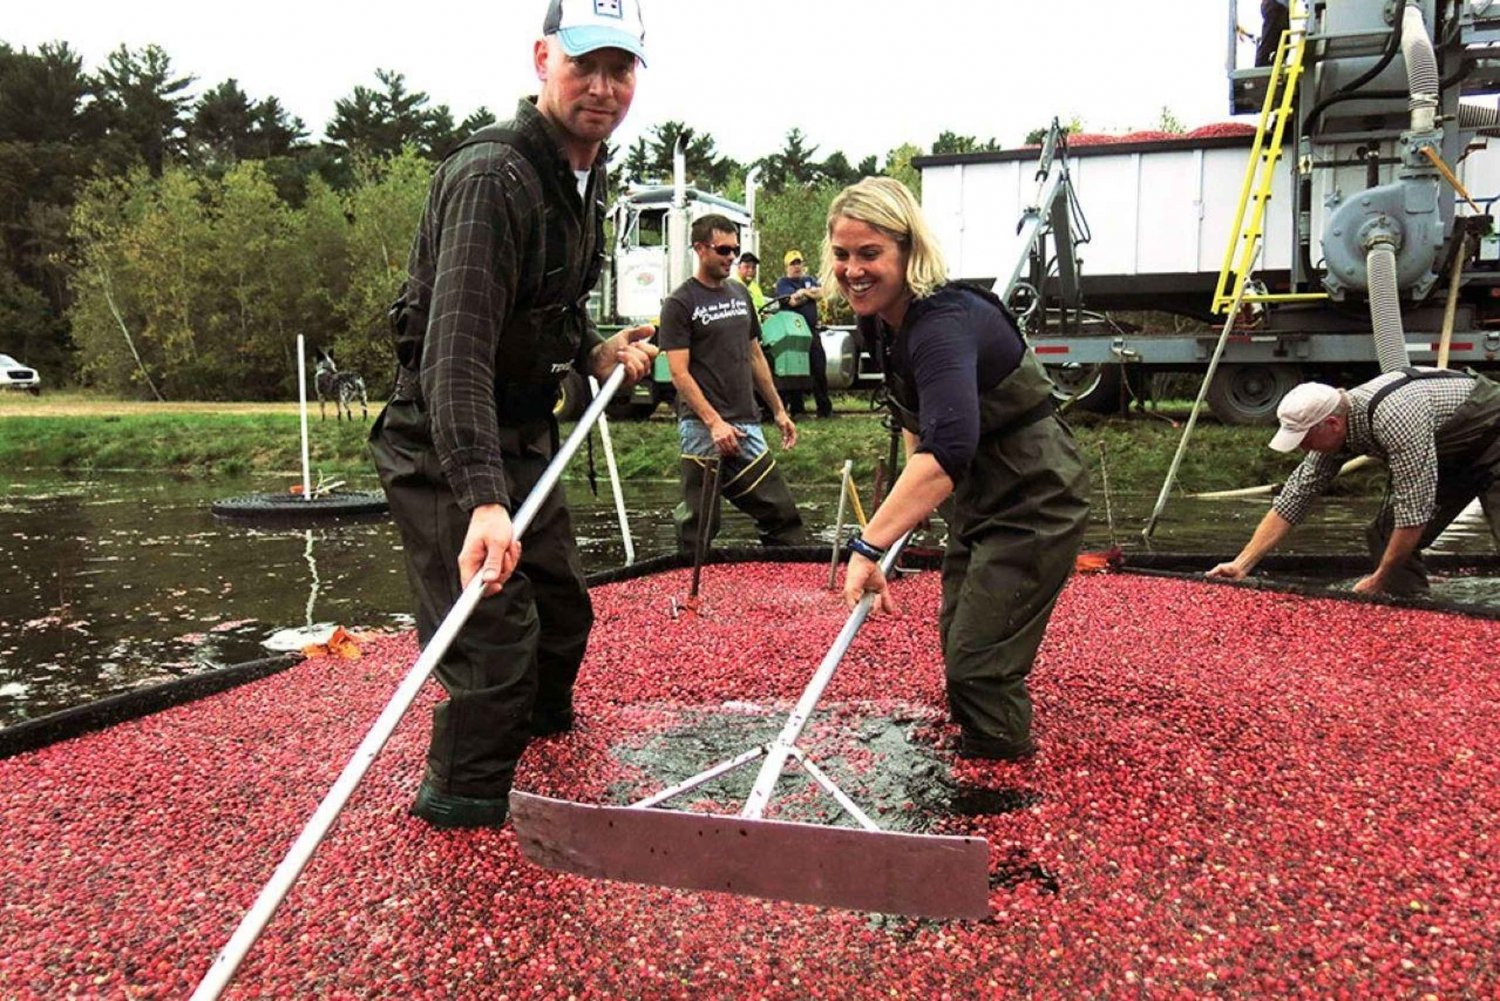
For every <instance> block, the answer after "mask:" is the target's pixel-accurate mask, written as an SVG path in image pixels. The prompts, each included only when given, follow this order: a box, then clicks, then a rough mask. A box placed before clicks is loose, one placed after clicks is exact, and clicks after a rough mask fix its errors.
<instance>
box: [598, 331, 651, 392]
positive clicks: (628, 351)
mask: <svg viewBox="0 0 1500 1001" xmlns="http://www.w3.org/2000/svg"><path fill="white" fill-rule="evenodd" d="M655 333H656V328H655V327H653V326H652V325H651V324H649V323H643V324H641V325H640V326H639V327H631V328H630V329H628V330H622V331H620V332H619V333H618V334H615V335H614V336H613V337H611V338H610V339H609V341H608V349H609V352H610V354H612V355H613V356H614V359H615V361H617V362H619V363H620V364H621V365H624V366H625V385H627V386H634V385H635V384H636V383H638V382H640V381H641V380H642V379H645V378H649V377H650V375H651V365H652V362H653V361H654V360H655V358H656V355H657V351H658V348H657V347H656V345H655V344H651V343H648V341H649V339H650V338H651V337H652V336H653V335H654V334H655Z"/></svg>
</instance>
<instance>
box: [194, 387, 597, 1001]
mask: <svg viewBox="0 0 1500 1001" xmlns="http://www.w3.org/2000/svg"><path fill="white" fill-rule="evenodd" d="M624 381H625V367H624V366H623V365H619V366H616V367H615V371H614V374H612V375H611V376H610V377H609V378H608V379H607V380H605V383H604V388H603V389H602V390H601V391H600V392H599V394H598V395H597V396H595V397H594V402H593V403H591V404H590V405H589V408H588V409H587V410H585V411H584V413H583V416H582V417H580V418H579V419H578V424H577V426H576V427H574V428H573V433H572V434H570V435H568V440H567V441H566V442H564V443H563V446H562V448H561V449H559V450H558V453H557V455H555V456H553V457H552V461H551V462H550V463H549V464H548V465H547V469H546V471H544V472H543V473H542V476H541V479H539V480H538V481H537V484H536V486H534V487H532V489H531V493H530V494H528V495H527V497H526V501H525V503H523V504H522V505H521V508H520V510H519V511H517V512H516V516H515V518H514V519H513V520H512V528H513V530H514V532H515V535H516V537H517V538H519V537H520V536H521V535H522V534H523V533H524V532H525V531H526V529H527V528H529V527H530V525H531V522H532V519H534V518H535V517H536V513H537V511H538V510H539V509H540V508H541V506H542V503H543V502H544V501H546V499H547V497H548V495H549V494H551V493H552V488H553V487H555V486H556V485H557V481H558V479H559V478H560V477H561V476H562V471H563V468H564V467H565V466H566V465H567V464H568V460H569V459H571V458H572V457H573V454H574V453H575V452H577V451H578V446H579V445H580V444H582V442H583V439H584V438H585V437H587V435H588V433H589V428H591V427H593V425H594V422H595V421H596V420H598V419H599V415H600V414H602V413H603V412H604V407H605V404H607V403H609V399H610V397H611V396H613V395H614V394H615V391H616V390H617V389H619V388H620V385H621V384H622V383H623V382H624ZM484 588H485V581H484V578H483V577H482V576H480V575H479V574H475V575H474V579H473V580H471V581H469V586H468V587H466V588H464V590H463V593H462V594H460V595H459V596H458V600H457V601H456V602H454V603H453V608H452V609H451V610H449V612H448V615H447V617H445V618H444V619H443V621H442V624H441V625H439V626H438V628H437V632H436V633H434V634H433V637H432V639H431V640H430V641H428V643H427V648H426V649H425V650H423V651H422V655H421V656H420V657H418V658H417V662H416V664H414V665H413V666H412V668H411V670H410V671H408V672H407V675H406V677H405V679H403V680H402V682H401V685H400V687H398V688H397V689H396V694H395V695H393V696H391V701H390V702H389V703H388V704H387V705H386V707H385V709H384V710H383V711H382V712H381V714H380V717H379V718H378V719H377V720H376V721H375V725H374V726H372V727H371V728H370V732H369V733H367V734H365V739H364V740H362V741H360V742H359V747H357V748H356V749H355V751H354V757H352V758H350V759H349V763H348V764H347V765H345V766H344V770H343V772H341V773H340V774H339V777H338V780H337V781H336V782H334V784H333V788H332V789H330V790H328V794H327V795H326V796H324V797H323V802H321V803H319V804H318V808H317V810H315V811H314V812H313V815H312V818H311V819H310V820H308V822H307V826H306V827H304V828H303V829H302V833H301V834H300V835H298V837H297V840H296V841H295V842H294V843H293V844H292V847H291V850H290V851H288V852H287V854H286V857H285V858H283V859H282V860H281V864H280V865H278V866H277V867H276V871H275V872H274V873H272V874H271V879H270V881H269V882H268V883H266V885H265V886H264V887H262V888H261V891H260V895H259V896H257V897H256V898H255V903H254V904H252V905H251V907H250V910H249V911H248V912H246V914H245V916H244V917H243V918H241V919H240V923H239V927H237V928H236V929H235V930H234V934H233V935H231V936H230V938H229V942H228V943H227V944H225V946H224V948H223V949H220V950H219V954H218V955H217V956H216V957H214V961H213V963H212V965H210V966H209V968H208V972H207V973H206V974H204V976H203V980H202V982H200V983H199V984H198V989H197V990H195V991H194V992H193V1001H204V999H212V998H217V997H218V996H219V995H220V994H221V993H222V992H223V990H224V988H225V987H227V986H228V985H229V981H230V979H231V978H232V977H233V976H234V971H235V970H237V969H238V968H239V965H240V962H241V961H242V960H243V959H244V958H245V955H246V954H247V953H248V952H249V951H250V947H251V946H253V945H254V944H255V940H256V939H257V938H259V937H260V933H261V931H262V929H264V928H265V926H266V923H267V922H268V921H270V920H271V915H272V914H274V913H275V912H276V908H277V906H279V905H280V903H281V900H282V898H283V897H285V896H286V894H287V891H288V890H290V889H291V888H292V884H293V883H295V882H296V881H297V877H298V876H299V875H301V874H302V869H303V867H304V866H306V865H307V862H308V860H309V859H311V858H312V853H313V851H314V850H315V849H316V848H317V847H318V844H319V842H321V841H322V840H323V837H324V835H326V834H327V833H328V829H329V828H330V827H332V826H333V822H334V821H335V820H336V819H338V815H339V811H341V810H342V809H343V808H344V804H345V803H347V802H348V801H349V797H350V795H351V794H352V793H353V792H354V787H355V786H357V785H358V784H359V780H360V779H361V778H363V777H364V774H365V772H366V771H367V770H369V767H370V764H371V763H372V762H373V761H374V760H375V756H376V755H377V754H379V753H380V749H381V748H382V747H384V746H385V742H386V741H387V740H389V739H390V736H391V734H392V733H394V732H395V730H396V724H397V723H399V722H400V721H401V717H402V715H404V714H405V712H406V710H407V709H408V708H410V707H411V704H412V702H414V701H416V698H417V693H418V692H420V691H421V690H422V683H423V682H425V681H426V680H427V676H428V675H430V674H431V673H432V671H433V669H434V668H436V667H437V664H438V661H440V660H441V659H442V658H443V654H445V653H447V652H448V647H449V646H450V645H451V644H452V643H453V639H454V637H456V636H457V635H458V631H459V630H460V629H462V628H463V625H464V623H465V622H466V621H468V618H469V616H470V615H471V614H472V613H473V611H474V608H475V606H477V605H478V604H479V598H480V596H481V595H483V594H484Z"/></svg>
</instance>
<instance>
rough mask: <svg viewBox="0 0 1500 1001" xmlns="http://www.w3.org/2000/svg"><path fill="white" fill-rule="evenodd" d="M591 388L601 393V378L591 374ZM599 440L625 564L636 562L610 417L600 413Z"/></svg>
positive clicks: (592, 390) (594, 391)
mask: <svg viewBox="0 0 1500 1001" xmlns="http://www.w3.org/2000/svg"><path fill="white" fill-rule="evenodd" d="M589 390H590V391H591V392H593V394H594V395H595V396H598V395H599V380H598V379H596V378H594V377H593V376H589ZM599 440H600V441H602V442H603V443H604V464H605V465H606V466H608V467H609V487H610V489H611V490H613V491H614V492H615V516H616V517H617V518H619V519H620V538H621V539H624V540H625V565H626V566H627V567H628V566H630V565H631V564H632V563H634V562H635V542H634V541H633V540H632V539H631V538H630V518H629V517H627V516H626V514H625V493H624V491H622V490H621V489H620V470H619V469H618V468H617V467H616V466H615V447H614V445H613V444H611V443H610V440H609V418H608V417H605V416H604V415H603V414H600V415H599Z"/></svg>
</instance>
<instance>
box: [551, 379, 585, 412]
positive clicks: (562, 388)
mask: <svg viewBox="0 0 1500 1001" xmlns="http://www.w3.org/2000/svg"><path fill="white" fill-rule="evenodd" d="M557 390H558V392H557V403H556V404H555V405H554V406H553V407H552V413H553V415H554V416H556V417H557V419H558V420H560V421H576V420H577V419H578V418H580V417H582V416H583V412H584V411H585V410H587V409H588V406H589V383H588V380H587V379H585V378H584V377H583V376H581V375H579V374H578V373H577V372H569V373H568V374H567V376H566V377H565V378H564V379H563V381H562V382H561V383H559V384H558V387H557Z"/></svg>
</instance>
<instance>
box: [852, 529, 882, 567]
mask: <svg viewBox="0 0 1500 1001" xmlns="http://www.w3.org/2000/svg"><path fill="white" fill-rule="evenodd" d="M844 548H845V549H847V550H849V552H851V553H857V554H858V555H860V556H863V557H864V558H865V559H867V560H871V561H873V562H875V563H879V562H880V561H881V560H882V559H884V558H885V550H884V549H881V548H880V547H879V546H877V545H875V544H874V543H872V542H867V541H865V539H864V538H863V537H862V536H858V535H856V536H853V537H851V538H850V539H849V542H848V544H846V545H845V546H844Z"/></svg>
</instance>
